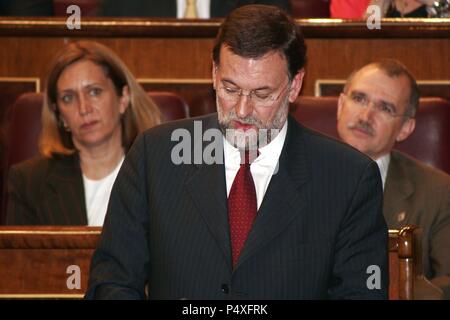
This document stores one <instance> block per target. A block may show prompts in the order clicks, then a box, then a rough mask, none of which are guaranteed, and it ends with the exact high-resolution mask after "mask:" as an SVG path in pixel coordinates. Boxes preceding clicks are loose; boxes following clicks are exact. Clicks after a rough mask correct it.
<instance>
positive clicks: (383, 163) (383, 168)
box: [375, 153, 391, 191]
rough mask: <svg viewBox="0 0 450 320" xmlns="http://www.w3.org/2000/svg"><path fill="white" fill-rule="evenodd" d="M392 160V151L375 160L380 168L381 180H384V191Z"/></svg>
mask: <svg viewBox="0 0 450 320" xmlns="http://www.w3.org/2000/svg"><path fill="white" fill-rule="evenodd" d="M390 161H391V154H390V153H388V154H386V155H384V156H382V157H381V158H378V159H377V160H375V162H376V163H377V165H378V169H380V174H381V181H383V191H384V184H385V183H386V176H387V172H388V168H389V162H390Z"/></svg>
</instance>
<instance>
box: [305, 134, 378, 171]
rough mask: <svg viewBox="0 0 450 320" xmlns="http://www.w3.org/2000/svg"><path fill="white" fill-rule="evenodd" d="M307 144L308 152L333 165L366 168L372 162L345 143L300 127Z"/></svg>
mask: <svg viewBox="0 0 450 320" xmlns="http://www.w3.org/2000/svg"><path fill="white" fill-rule="evenodd" d="M302 130H303V132H304V135H305V138H306V140H307V141H308V142H309V143H308V144H309V145H308V147H309V149H308V152H312V153H314V156H315V157H319V158H325V159H328V160H330V161H331V162H334V163H340V162H346V163H348V164H349V165H355V166H363V167H366V166H367V165H368V164H369V163H371V162H374V161H373V160H372V159H371V158H370V157H368V156H367V155H365V154H364V153H362V152H360V151H358V150H357V149H355V148H353V147H352V146H350V145H349V144H347V143H344V142H342V141H339V140H336V139H334V138H331V137H329V136H326V135H324V134H322V133H319V132H317V131H314V130H312V129H309V128H306V127H303V126H302Z"/></svg>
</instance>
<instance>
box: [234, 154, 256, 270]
mask: <svg viewBox="0 0 450 320" xmlns="http://www.w3.org/2000/svg"><path fill="white" fill-rule="evenodd" d="M250 163H251V161H249V152H248V151H246V152H245V162H244V163H242V161H241V167H240V168H239V171H238V172H237V174H236V177H235V178H234V181H233V184H232V186H231V190H230V195H229V196H228V220H229V223H230V237H231V249H232V256H233V268H234V267H235V266H236V263H237V261H238V258H239V255H240V253H241V250H242V248H243V247H244V243H245V240H246V239H247V236H248V234H249V233H250V229H251V227H252V224H253V220H255V217H256V211H257V204H256V190H255V184H254V182H253V178H252V173H251V172H250Z"/></svg>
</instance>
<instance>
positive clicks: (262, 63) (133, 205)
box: [87, 5, 388, 300]
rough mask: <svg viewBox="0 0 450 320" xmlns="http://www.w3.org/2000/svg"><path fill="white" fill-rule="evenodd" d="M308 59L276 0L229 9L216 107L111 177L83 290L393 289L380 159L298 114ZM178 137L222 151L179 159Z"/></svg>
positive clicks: (194, 149)
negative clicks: (295, 107)
mask: <svg viewBox="0 0 450 320" xmlns="http://www.w3.org/2000/svg"><path fill="white" fill-rule="evenodd" d="M305 59H306V46H305V43H304V39H303V36H302V34H301V32H300V28H299V26H297V25H296V23H295V21H294V20H293V19H292V18H290V17H289V16H287V15H286V14H285V13H284V12H283V11H281V10H280V9H278V8H276V7H273V6H263V5H250V6H245V7H241V8H239V9H236V10H235V11H233V12H232V13H231V14H230V15H229V16H228V17H227V18H226V19H225V21H224V23H223V24H222V26H221V28H220V31H219V34H218V36H217V39H216V43H215V46H214V49H213V65H212V77H213V85H214V89H215V90H216V96H217V111H218V112H217V114H212V115H208V116H204V117H200V118H194V119H188V120H183V121H178V122H173V123H168V124H165V125H162V126H159V127H157V128H155V129H154V130H149V131H147V132H146V133H145V134H144V135H142V136H141V137H140V138H138V139H137V141H136V142H135V144H134V146H133V147H132V150H130V152H129V153H128V155H127V158H126V159H125V161H124V163H123V167H122V169H121V171H120V172H119V175H118V177H117V180H116V183H115V185H114V187H113V191H112V195H111V197H110V202H109V208H108V213H107V216H106V219H105V223H104V228H103V233H102V237H101V240H100V243H99V245H98V248H97V250H96V251H95V253H94V256H93V260H92V264H91V273H90V279H89V289H88V292H87V298H95V299H103V298H104V299H107V298H116V299H122V298H136V299H142V298H149V299H230V300H231V299H351V298H354V299H383V298H386V297H387V289H388V288H387V286H388V269H387V268H388V266H387V261H388V260H387V227H386V223H385V221H384V219H383V216H382V212H381V204H382V203H381V202H382V188H381V178H380V174H379V172H378V169H377V166H376V164H375V162H373V161H371V160H370V159H369V158H368V157H366V156H364V155H362V154H361V153H359V152H357V151H356V150H354V149H353V148H351V147H350V146H347V145H345V144H343V143H339V142H337V141H335V140H332V139H329V138H326V137H324V136H322V135H320V134H318V133H316V132H313V131H310V130H308V129H306V128H304V127H303V126H301V125H300V124H299V123H297V122H296V121H295V120H294V119H293V118H292V117H290V116H288V107H289V103H290V102H293V101H294V100H295V99H296V98H297V96H298V94H299V92H300V89H301V86H302V80H303V75H304V73H305V71H304V65H305ZM200 127H201V128H203V130H206V131H205V134H204V138H203V143H204V145H203V147H204V148H203V149H202V148H201V146H202V144H201V142H202V141H200V147H199V144H198V142H199V139H201V135H200V134H199V133H198V128H200ZM196 130H197V131H196ZM210 130H215V131H216V132H217V133H218V135H214V134H212V131H210ZM175 132H176V134H174V133H175ZM196 132H197V133H196ZM266 133H267V134H266ZM174 136H180V137H181V136H191V137H192V136H193V137H194V141H193V142H192V141H190V140H189V142H192V143H189V150H187V151H186V153H189V154H192V155H194V158H195V157H196V156H198V155H202V154H204V151H206V150H209V149H210V147H211V144H213V145H214V144H215V147H216V148H215V149H214V150H215V151H216V154H217V153H219V154H221V156H219V157H217V159H216V160H217V161H216V162H215V163H212V164H210V163H209V164H208V163H204V162H202V163H199V161H198V159H196V160H197V161H194V163H193V164H192V163H181V164H179V163H178V164H176V163H174V161H173V160H174V159H173V155H174V152H173V150H174V148H176V146H178V145H179V141H174V140H176V139H173V138H174ZM206 136H207V137H208V138H205V137H206ZM251 151H253V152H254V156H253V157H252V156H251ZM255 158H256V159H255ZM145 288H148V290H147V291H146V290H145Z"/></svg>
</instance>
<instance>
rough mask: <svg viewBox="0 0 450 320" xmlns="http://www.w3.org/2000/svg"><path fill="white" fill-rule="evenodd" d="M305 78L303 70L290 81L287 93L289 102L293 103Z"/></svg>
mask: <svg viewBox="0 0 450 320" xmlns="http://www.w3.org/2000/svg"><path fill="white" fill-rule="evenodd" d="M304 76H305V69H303V68H302V69H301V70H300V71H299V72H298V73H297V74H296V75H295V77H294V79H292V84H291V90H290V91H289V102H291V103H292V102H294V101H295V99H297V97H298V95H299V94H300V90H301V89H302V84H303V77H304Z"/></svg>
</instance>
